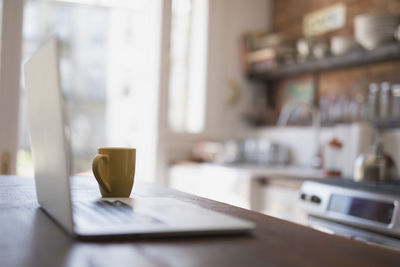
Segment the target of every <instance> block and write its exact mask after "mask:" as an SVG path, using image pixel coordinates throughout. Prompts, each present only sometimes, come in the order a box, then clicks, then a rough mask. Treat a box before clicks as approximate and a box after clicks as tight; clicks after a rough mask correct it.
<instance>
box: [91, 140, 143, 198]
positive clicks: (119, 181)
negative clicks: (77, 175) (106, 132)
mask: <svg viewBox="0 0 400 267" xmlns="http://www.w3.org/2000/svg"><path fill="white" fill-rule="evenodd" d="M97 153H98V155H97V156H96V157H95V158H94V159H93V164H92V170H93V174H94V177H95V178H96V180H97V182H98V183H99V188H100V192H101V195H102V196H103V197H129V196H130V194H131V191H132V187H133V182H134V177H135V162H136V149H135V148H119V147H102V148H99V149H98V150H97Z"/></svg>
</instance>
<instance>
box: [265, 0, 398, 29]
mask: <svg viewBox="0 0 400 267" xmlns="http://www.w3.org/2000/svg"><path fill="white" fill-rule="evenodd" d="M336 3H343V4H345V5H346V10H347V11H346V26H345V27H344V28H342V29H339V30H336V31H333V32H330V33H327V34H325V35H324V36H327V37H330V36H332V35H338V34H340V35H349V34H353V20H354V17H355V16H357V15H359V14H364V13H368V14H376V13H397V14H398V13H400V1H399V0H344V1H337V0H275V1H274V13H273V14H274V17H273V29H274V31H275V32H286V33H290V34H293V35H294V36H295V37H302V36H303V33H302V22H303V16H304V15H305V14H307V13H310V12H313V11H316V10H318V9H321V8H324V7H329V6H331V5H334V4H336Z"/></svg>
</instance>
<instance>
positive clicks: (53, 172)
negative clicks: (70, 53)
mask: <svg viewBox="0 0 400 267" xmlns="http://www.w3.org/2000/svg"><path fill="white" fill-rule="evenodd" d="M24 76H25V77H24V78H25V87H26V97H27V104H28V117H29V130H30V135H31V148H32V155H33V162H34V169H35V184H36V193H37V198H38V201H39V204H40V205H41V206H42V208H43V209H44V210H45V211H46V212H47V213H49V215H51V217H53V218H54V219H55V220H56V221H57V222H58V223H59V224H61V225H62V226H63V227H64V228H65V229H66V230H67V231H68V232H70V233H72V232H73V219H72V208H71V195H70V186H69V175H70V173H69V171H70V170H69V166H70V165H69V160H70V158H69V153H68V152H69V144H68V142H67V137H66V135H65V133H66V132H67V131H66V129H65V127H66V124H65V116H64V109H63V107H64V103H63V96H62V94H61V88H60V78H59V77H60V75H59V64H58V40H57V38H52V39H50V40H48V41H47V42H46V43H45V44H44V45H43V46H42V47H40V48H39V50H38V51H37V52H36V53H35V55H34V56H32V58H31V59H30V60H28V62H27V63H25V65H24Z"/></svg>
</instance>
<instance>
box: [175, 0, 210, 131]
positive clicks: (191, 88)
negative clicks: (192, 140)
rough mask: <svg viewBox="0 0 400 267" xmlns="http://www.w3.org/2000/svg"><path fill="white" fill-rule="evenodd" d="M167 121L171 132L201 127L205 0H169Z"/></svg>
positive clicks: (204, 80) (205, 40)
mask: <svg viewBox="0 0 400 267" xmlns="http://www.w3.org/2000/svg"><path fill="white" fill-rule="evenodd" d="M171 20H172V21H171V47H170V74H169V101H168V124H169V127H170V129H171V130H172V131H174V132H187V133H199V132H201V131H202V130H203V129H204V118H205V97H206V63H207V27H208V23H207V21H208V1H206V0H173V1H172V18H171Z"/></svg>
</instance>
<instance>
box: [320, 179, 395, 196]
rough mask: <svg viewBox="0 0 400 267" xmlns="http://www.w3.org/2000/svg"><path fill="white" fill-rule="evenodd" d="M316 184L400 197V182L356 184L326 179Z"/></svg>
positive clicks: (349, 180)
mask: <svg viewBox="0 0 400 267" xmlns="http://www.w3.org/2000/svg"><path fill="white" fill-rule="evenodd" d="M314 182H317V183H322V184H328V185H333V186H339V187H344V188H348V189H353V190H359V191H368V192H373V193H380V194H388V195H395V196H400V180H398V181H391V182H385V183H382V182H355V181H353V180H351V179H344V178H326V179H324V180H318V181H314Z"/></svg>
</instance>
